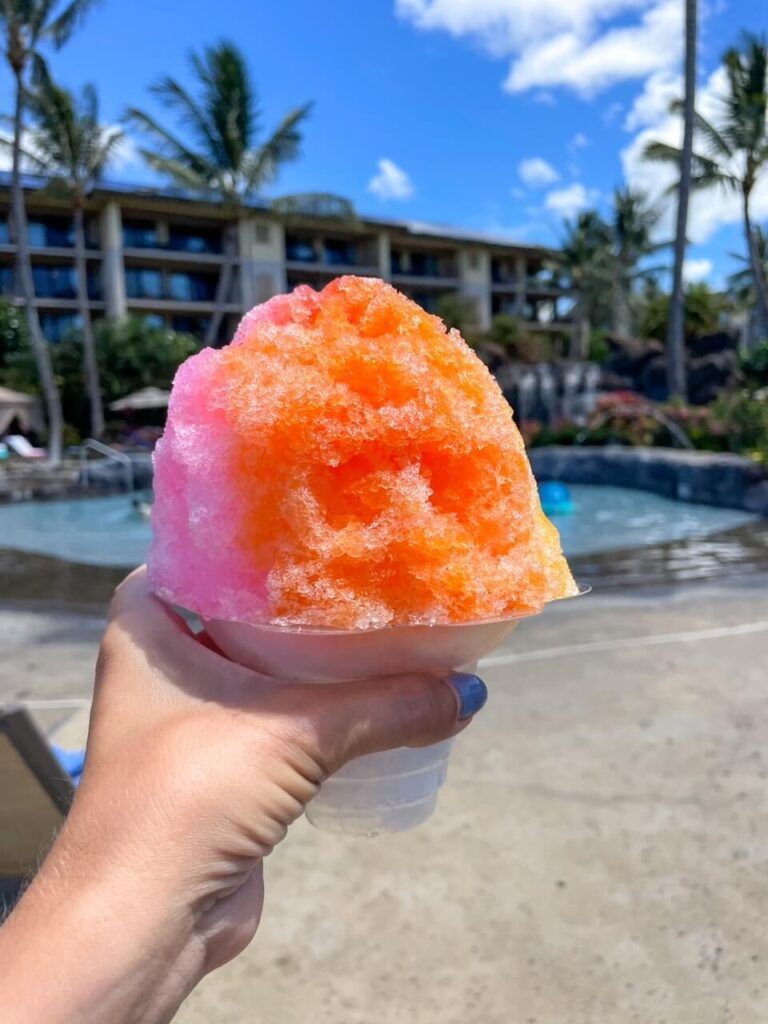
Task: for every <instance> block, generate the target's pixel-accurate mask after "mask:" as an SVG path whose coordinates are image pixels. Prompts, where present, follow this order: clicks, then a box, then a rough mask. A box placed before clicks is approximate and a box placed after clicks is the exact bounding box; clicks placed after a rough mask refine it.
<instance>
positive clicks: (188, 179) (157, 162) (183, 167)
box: [139, 148, 215, 195]
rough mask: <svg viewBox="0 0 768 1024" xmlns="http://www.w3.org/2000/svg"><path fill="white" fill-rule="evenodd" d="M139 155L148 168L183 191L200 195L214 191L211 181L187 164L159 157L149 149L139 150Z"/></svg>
mask: <svg viewBox="0 0 768 1024" xmlns="http://www.w3.org/2000/svg"><path fill="white" fill-rule="evenodd" d="M139 155H140V156H141V157H142V159H144V160H146V162H147V163H148V164H149V166H150V167H151V168H152V169H153V170H155V171H158V172H159V173H160V174H163V175H165V176H166V177H168V178H170V179H171V180H172V181H173V182H174V184H176V185H177V186H179V187H180V188H184V189H191V190H192V191H194V192H198V193H200V194H201V195H210V194H213V192H214V191H215V189H214V187H213V185H212V183H211V179H210V178H209V177H207V176H206V175H202V174H197V173H196V172H195V171H194V170H193V169H192V168H191V167H190V166H189V165H188V164H187V163H185V162H183V161H181V160H175V159H174V158H173V157H169V156H161V155H160V154H159V153H155V152H153V151H152V150H150V149H141V148H140V149H139Z"/></svg>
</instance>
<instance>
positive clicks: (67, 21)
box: [34, 0, 99, 50]
mask: <svg viewBox="0 0 768 1024" xmlns="http://www.w3.org/2000/svg"><path fill="white" fill-rule="evenodd" d="M98 3H99V0H71V2H70V3H69V4H67V6H66V7H65V8H64V10H63V11H62V12H61V14H60V15H59V16H58V17H57V18H54V19H53V21H47V16H46V21H42V20H41V21H40V23H39V24H38V26H37V29H36V31H35V33H34V37H35V39H50V40H51V42H52V43H53V45H54V46H55V47H56V49H57V50H58V49H60V48H61V47H62V46H64V44H65V43H67V42H69V40H70V38H71V36H72V33H73V32H74V31H75V29H76V28H78V27H79V26H80V25H81V24H82V22H83V21H84V20H85V18H86V16H87V15H88V14H89V13H90V12H91V10H92V9H93V8H94V7H95V6H96V5H97V4H98ZM43 6H47V7H48V8H49V11H48V14H50V8H52V7H53V6H54V5H53V4H49V3H47V0H46V3H45V4H44V5H43ZM46 22H47V23H46Z"/></svg>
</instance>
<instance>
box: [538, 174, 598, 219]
mask: <svg viewBox="0 0 768 1024" xmlns="http://www.w3.org/2000/svg"><path fill="white" fill-rule="evenodd" d="M598 198H599V193H598V192H597V191H596V190H595V189H590V188H587V187H586V186H585V185H582V184H581V182H575V183H574V184H573V185H568V186H567V187H566V188H558V189H554V190H553V191H552V192H548V193H547V197H546V199H545V200H544V206H545V207H546V209H547V210H549V211H550V213H556V214H557V215H558V216H559V217H566V218H568V217H573V216H574V215H575V214H577V213H579V211H580V210H585V209H586V208H587V207H588V206H591V205H592V203H594V202H595V201H596V200H597V199H598Z"/></svg>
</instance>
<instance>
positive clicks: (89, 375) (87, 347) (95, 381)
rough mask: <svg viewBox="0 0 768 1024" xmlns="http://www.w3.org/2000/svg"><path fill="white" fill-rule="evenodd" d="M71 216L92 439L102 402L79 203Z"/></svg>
mask: <svg viewBox="0 0 768 1024" xmlns="http://www.w3.org/2000/svg"><path fill="white" fill-rule="evenodd" d="M72 216H73V220H74V225H75V273H76V276H77V309H78V312H79V314H80V320H81V321H82V332H83V371H84V375H85V386H86V389H87V391H88V399H89V401H90V406H91V437H95V438H99V437H101V435H102V434H103V433H104V404H103V402H102V399H101V384H100V382H99V364H98V361H97V359H96V342H95V340H94V337H93V323H92V322H91V310H90V307H89V305H88V268H87V265H86V261H85V217H84V210H83V204H82V200H81V199H80V198H78V199H76V200H75V204H74V209H73V211H72Z"/></svg>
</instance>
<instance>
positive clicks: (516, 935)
mask: <svg viewBox="0 0 768 1024" xmlns="http://www.w3.org/2000/svg"><path fill="white" fill-rule="evenodd" d="M765 583H766V581H765V579H764V578H763V579H757V580H753V581H752V584H751V586H750V587H749V589H746V588H743V589H738V590H737V589H733V590H730V591H719V592H718V591H714V590H712V589H711V588H709V587H706V586H703V585H702V586H700V587H698V588H691V589H687V590H685V591H679V592H677V594H676V595H666V596H662V595H656V596H654V597H646V598H643V597H633V598H629V597H618V596H616V597H611V598H610V599H609V598H607V597H603V598H601V597H599V596H593V597H590V598H585V599H583V600H580V601H577V602H573V603H570V604H566V605H562V606H557V607H554V608H552V609H551V610H550V611H548V612H547V614H546V615H544V616H542V617H540V618H539V619H535V620H532V621H530V622H527V623H524V624H523V625H522V626H521V628H520V630H519V631H518V633H517V634H516V635H515V636H513V638H512V640H511V642H510V644H509V645H508V650H507V651H506V652H500V654H499V655H497V656H496V657H495V658H494V659H492V661H491V663H490V664H489V665H488V666H486V668H485V671H484V675H485V677H486V679H487V680H488V682H489V684H490V688H491V700H490V704H489V707H488V709H486V711H485V712H484V713H483V714H482V715H480V716H479V717H478V720H477V722H476V723H475V724H474V725H473V727H472V729H470V730H469V731H468V733H467V734H465V736H463V737H462V738H461V740H460V741H459V743H458V744H457V749H456V753H455V755H454V758H453V761H452V767H451V772H450V777H449V782H448V785H447V787H446V789H445V790H444V792H443V796H442V798H441V802H440V807H439V810H438V813H437V815H436V816H435V817H434V818H433V819H432V821H431V822H430V823H429V824H428V825H426V826H424V827H423V828H422V829H420V830H417V831H415V832H413V833H409V834H406V835H403V836H395V837H389V838H383V839H377V840H353V839H346V838H345V839H342V838H338V837H333V836H330V835H324V834H322V833H319V832H317V831H315V830H314V829H312V828H311V827H310V826H309V825H307V824H306V822H304V821H301V822H299V823H297V825H296V826H295V827H294V828H293V830H292V832H291V835H290V836H289V838H288V840H287V841H286V843H285V844H284V846H282V847H281V848H280V849H279V850H278V851H277V852H276V853H275V855H274V856H273V857H272V858H271V859H270V861H269V863H268V865H267V882H268V893H267V905H266V909H265V915H264V921H263V925H262V928H261V931H260V933H259V935H258V936H257V938H256V940H255V942H254V943H253V945H252V946H251V948H250V949H249V950H248V951H246V953H245V954H243V956H241V957H240V958H239V959H238V960H237V961H236V962H234V963H233V964H230V965H229V966H228V967H226V968H224V969H223V970H221V971H219V972H218V973H217V974H215V975H212V976H211V977H210V978H208V979H207V980H206V981H205V982H204V983H203V984H202V985H201V987H200V988H199V990H198V991H197V992H195V993H194V994H193V995H192V997H191V998H190V999H189V1000H188V1002H187V1004H186V1005H185V1007H184V1008H183V1009H182V1011H181V1013H180V1014H179V1016H178V1018H177V1020H178V1021H180V1022H181V1024H203V1022H205V1024H235V1022H238V1024H240V1022H251V1021H253V1022H256V1021H259V1022H262V1021H270V1020H279V1021H280V1022H281V1024H307V1022H310V1021H311V1022H312V1024H395V1022H397V1024H402V1022H403V1021H408V1022H409V1024H459V1022H462V1024H502V1022H503V1024H602V1022H605V1024H651V1022H653V1024H663V1022H666V1024H727V1022H733V1024H758V1022H760V1024H762V1022H764V1021H765V1020H766V1019H768V973H767V970H766V969H767V967H768V926H767V925H766V923H765V922H766V920H768V870H766V860H768V804H766V799H765V796H766V788H767V786H768V782H767V781H766V780H768V685H767V684H766V671H767V666H768V658H767V657H766V655H767V654H768V588H767V587H766V585H765ZM99 628H100V623H99V620H98V618H97V617H90V618H89V617H81V616H77V615H69V616H62V615H57V614H50V615H45V614H39V613H35V612H33V611H18V610H17V611H14V610H10V609H6V610H5V611H3V612H1V613H0V700H3V699H8V698H9V697H13V696H16V697H26V698H31V699H33V700H35V701H48V700H51V699H57V700H58V699H61V698H74V699H79V704H80V705H81V706H74V707H72V708H69V709H68V708H62V707H60V706H58V705H53V706H51V705H35V706H36V707H37V708H38V711H37V713H38V714H39V715H40V716H41V720H42V721H43V722H44V724H45V725H46V726H47V728H48V729H49V731H51V732H52V733H53V734H54V735H55V736H56V738H57V739H58V740H65V741H68V742H69V743H77V742H79V741H80V740H81V739H82V737H83V736H84V731H85V727H86V711H85V707H84V705H85V704H86V703H87V696H88V692H89V685H90V674H91V671H92V667H93V662H94V655H95V642H96V639H97V636H98V631H99Z"/></svg>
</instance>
